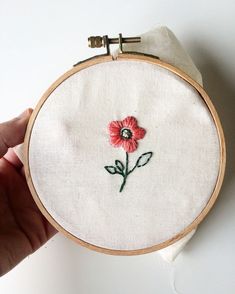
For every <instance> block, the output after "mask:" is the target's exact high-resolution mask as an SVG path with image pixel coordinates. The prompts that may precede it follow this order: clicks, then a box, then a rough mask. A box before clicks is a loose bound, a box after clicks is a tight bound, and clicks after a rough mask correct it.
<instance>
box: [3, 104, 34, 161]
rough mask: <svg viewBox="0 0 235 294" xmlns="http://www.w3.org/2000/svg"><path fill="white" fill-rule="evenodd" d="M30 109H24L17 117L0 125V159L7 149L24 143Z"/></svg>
mask: <svg viewBox="0 0 235 294" xmlns="http://www.w3.org/2000/svg"><path fill="white" fill-rule="evenodd" d="M32 111H33V110H32V109H31V108H29V109H26V110H25V111H24V112H23V113H22V114H21V115H19V116H18V117H16V118H14V119H12V120H10V121H7V122H4V123H1V124H0V158H1V157H3V156H4V155H5V154H6V153H7V150H8V148H10V147H14V146H16V145H18V144H20V143H22V142H23V141H24V135H25V131H26V127H27V124H28V121H29V118H30V115H31V113H32Z"/></svg>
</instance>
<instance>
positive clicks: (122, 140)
mask: <svg viewBox="0 0 235 294" xmlns="http://www.w3.org/2000/svg"><path fill="white" fill-rule="evenodd" d="M145 133H146V131H145V129H143V128H140V127H139V126H138V124H137V120H136V118H135V117H133V116H128V117H126V118H125V119H124V120H122V121H118V120H116V121H112V122H111V123H110V124H109V135H110V143H111V144H112V145H113V146H114V147H120V146H122V147H123V149H124V150H125V151H126V152H128V153H131V152H134V151H135V150H136V149H137V146H138V142H137V140H140V139H143V137H144V135H145Z"/></svg>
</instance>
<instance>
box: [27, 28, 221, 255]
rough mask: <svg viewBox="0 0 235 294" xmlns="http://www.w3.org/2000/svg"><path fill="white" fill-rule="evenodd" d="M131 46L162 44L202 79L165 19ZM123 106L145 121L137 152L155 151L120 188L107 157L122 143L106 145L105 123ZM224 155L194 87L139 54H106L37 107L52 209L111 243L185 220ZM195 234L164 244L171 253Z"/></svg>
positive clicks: (94, 238)
mask: <svg viewBox="0 0 235 294" xmlns="http://www.w3.org/2000/svg"><path fill="white" fill-rule="evenodd" d="M132 46H134V48H133V47H132ZM135 46H137V44H136V45H128V49H130V50H132V49H133V50H136V51H138V50H139V51H141V52H148V53H151V54H155V55H156V54H157V55H158V56H159V57H160V58H161V59H163V60H166V61H168V62H170V61H171V63H172V64H174V65H177V66H178V67H180V68H181V69H183V70H184V71H185V72H187V73H188V74H191V76H192V77H193V78H194V79H196V80H197V81H199V82H201V76H200V73H199V72H198V71H197V69H196V68H195V66H194V65H193V63H192V61H191V60H190V58H189V57H188V56H187V55H185V52H184V51H182V48H181V47H180V45H179V43H178V41H177V40H176V39H175V37H174V35H173V34H172V33H171V32H170V31H169V30H167V29H166V28H157V29H156V30H154V31H151V32H149V33H146V34H144V35H142V43H141V44H138V46H139V47H138V48H135ZM145 46H146V47H145ZM125 47H126V48H127V46H125ZM154 48H155V49H154ZM137 49H138V50H137ZM174 53H175V55H174ZM120 73H125V74H122V75H120ZM126 77H128V78H126ZM90 81H92V84H91V82H90ZM107 81H108V82H107ZM68 94H69V95H68ZM68 101H69V103H68ZM68 114H69V115H68ZM127 115H134V116H135V117H136V118H137V119H138V122H139V124H140V126H141V127H144V128H145V129H146V130H147V133H146V136H145V138H144V139H143V140H141V141H139V142H140V145H139V148H138V149H137V151H136V152H134V153H133V154H131V157H132V156H133V157H136V156H137V154H141V153H143V152H146V151H153V152H154V155H153V158H152V159H151V162H149V164H148V165H146V166H145V167H143V168H141V169H139V171H138V172H137V171H135V172H134V173H133V174H132V175H131V176H130V177H129V178H128V183H127V185H126V187H125V191H123V194H122V195H120V193H118V187H119V184H120V181H121V178H120V177H118V176H117V175H115V176H111V175H110V174H108V173H105V170H104V168H103V167H104V165H108V164H112V163H113V161H114V160H115V159H120V160H123V159H124V158H123V156H124V151H123V150H122V149H121V148H114V147H112V146H110V145H109V143H108V133H107V131H106V129H107V124H108V123H109V122H110V121H112V120H115V119H119V120H121V119H123V118H125V117H126V116H127ZM45 138H46V139H45ZM45 163H46V165H45ZM132 163H133V162H132ZM218 165H219V144H218V138H217V133H216V130H215V127H214V124H213V121H212V119H211V117H210V114H209V112H208V110H207V108H206V107H205V105H204V103H203V102H202V100H201V98H200V97H199V95H198V94H197V92H196V91H195V90H194V89H192V87H190V86H189V85H188V84H187V83H186V82H183V81H182V80H181V79H179V78H178V77H176V76H175V75H173V74H172V73H170V72H168V71H166V70H163V69H160V68H158V67H155V66H152V65H147V64H142V63H140V62H132V63H131V65H130V63H129V62H125V61H122V62H117V61H115V62H113V63H112V64H101V65H97V66H95V67H92V68H88V69H86V70H83V71H82V72H80V73H79V74H76V75H74V76H73V77H71V78H70V79H68V80H67V81H66V82H64V83H63V84H62V85H61V86H60V87H59V88H57V89H56V90H55V91H54V93H53V94H52V95H51V96H50V98H49V99H48V100H47V102H46V103H45V105H44V106H43V108H42V110H41V111H40V113H39V115H38V119H37V120H36V122H35V127H34V129H33V132H32V139H31V144H30V167H31V174H32V178H33V182H34V185H35V187H36V189H37V191H38V194H39V196H40V199H41V201H42V202H43V204H44V205H45V207H46V208H47V209H48V211H49V213H50V214H51V215H52V216H53V217H54V218H55V219H56V220H57V222H58V223H60V224H61V225H62V226H63V227H64V228H65V229H67V230H68V231H69V232H71V233H73V234H74V235H76V236H78V237H79V238H81V239H83V240H85V241H87V242H90V243H92V244H95V245H98V246H103V247H106V248H112V249H139V248H143V247H148V246H152V245H154V244H158V243H161V242H162V241H165V240H167V239H169V238H171V237H173V236H174V235H175V234H176V233H178V232H179V231H181V230H182V229H183V228H185V227H186V226H187V225H189V224H190V223H191V222H192V221H193V220H194V219H195V217H196V216H197V215H198V214H199V213H200V211H201V210H202V208H203V207H204V206H205V204H206V203H207V201H208V199H209V197H210V195H211V192H212V190H213V187H214V184H215V181H216V177H217V174H218ZM81 171H82V172H81ZM76 175H77V176H76ZM205 178H207V179H206V181H205ZM187 183H190V185H188V184H187ZM124 193H125V194H124ZM143 207H144V210H143ZM154 224H155V225H154ZM191 235H192V233H191V234H190V235H189V236H190V237H191ZM189 236H186V237H185V238H184V240H180V241H178V242H177V243H175V244H174V245H171V246H169V247H170V248H171V249H170V250H168V251H167V250H166V249H163V250H160V251H159V252H162V254H163V257H164V250H165V256H167V257H166V258H167V259H168V260H169V256H171V257H172V256H173V255H174V254H176V253H177V252H178V251H179V249H181V248H182V245H183V244H184V243H185V242H186V241H187V239H188V238H189ZM174 248H175V250H174ZM169 251H170V252H171V253H170V254H169Z"/></svg>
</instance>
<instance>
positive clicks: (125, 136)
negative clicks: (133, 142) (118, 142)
mask: <svg viewBox="0 0 235 294" xmlns="http://www.w3.org/2000/svg"><path fill="white" fill-rule="evenodd" d="M121 136H122V138H123V139H125V140H128V139H130V138H131V137H132V132H131V130H129V129H125V128H123V129H121Z"/></svg>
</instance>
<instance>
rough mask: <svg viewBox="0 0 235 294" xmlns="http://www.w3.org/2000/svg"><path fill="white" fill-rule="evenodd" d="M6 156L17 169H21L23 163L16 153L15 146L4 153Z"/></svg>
mask: <svg viewBox="0 0 235 294" xmlns="http://www.w3.org/2000/svg"><path fill="white" fill-rule="evenodd" d="M4 158H5V159H6V160H7V161H8V162H10V163H11V164H12V165H13V166H14V167H15V168H17V169H21V168H22V166H23V163H22V162H21V160H20V159H19V157H18V156H17V155H16V153H15V152H14V150H13V148H9V149H8V151H7V153H6V154H5V155H4Z"/></svg>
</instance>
